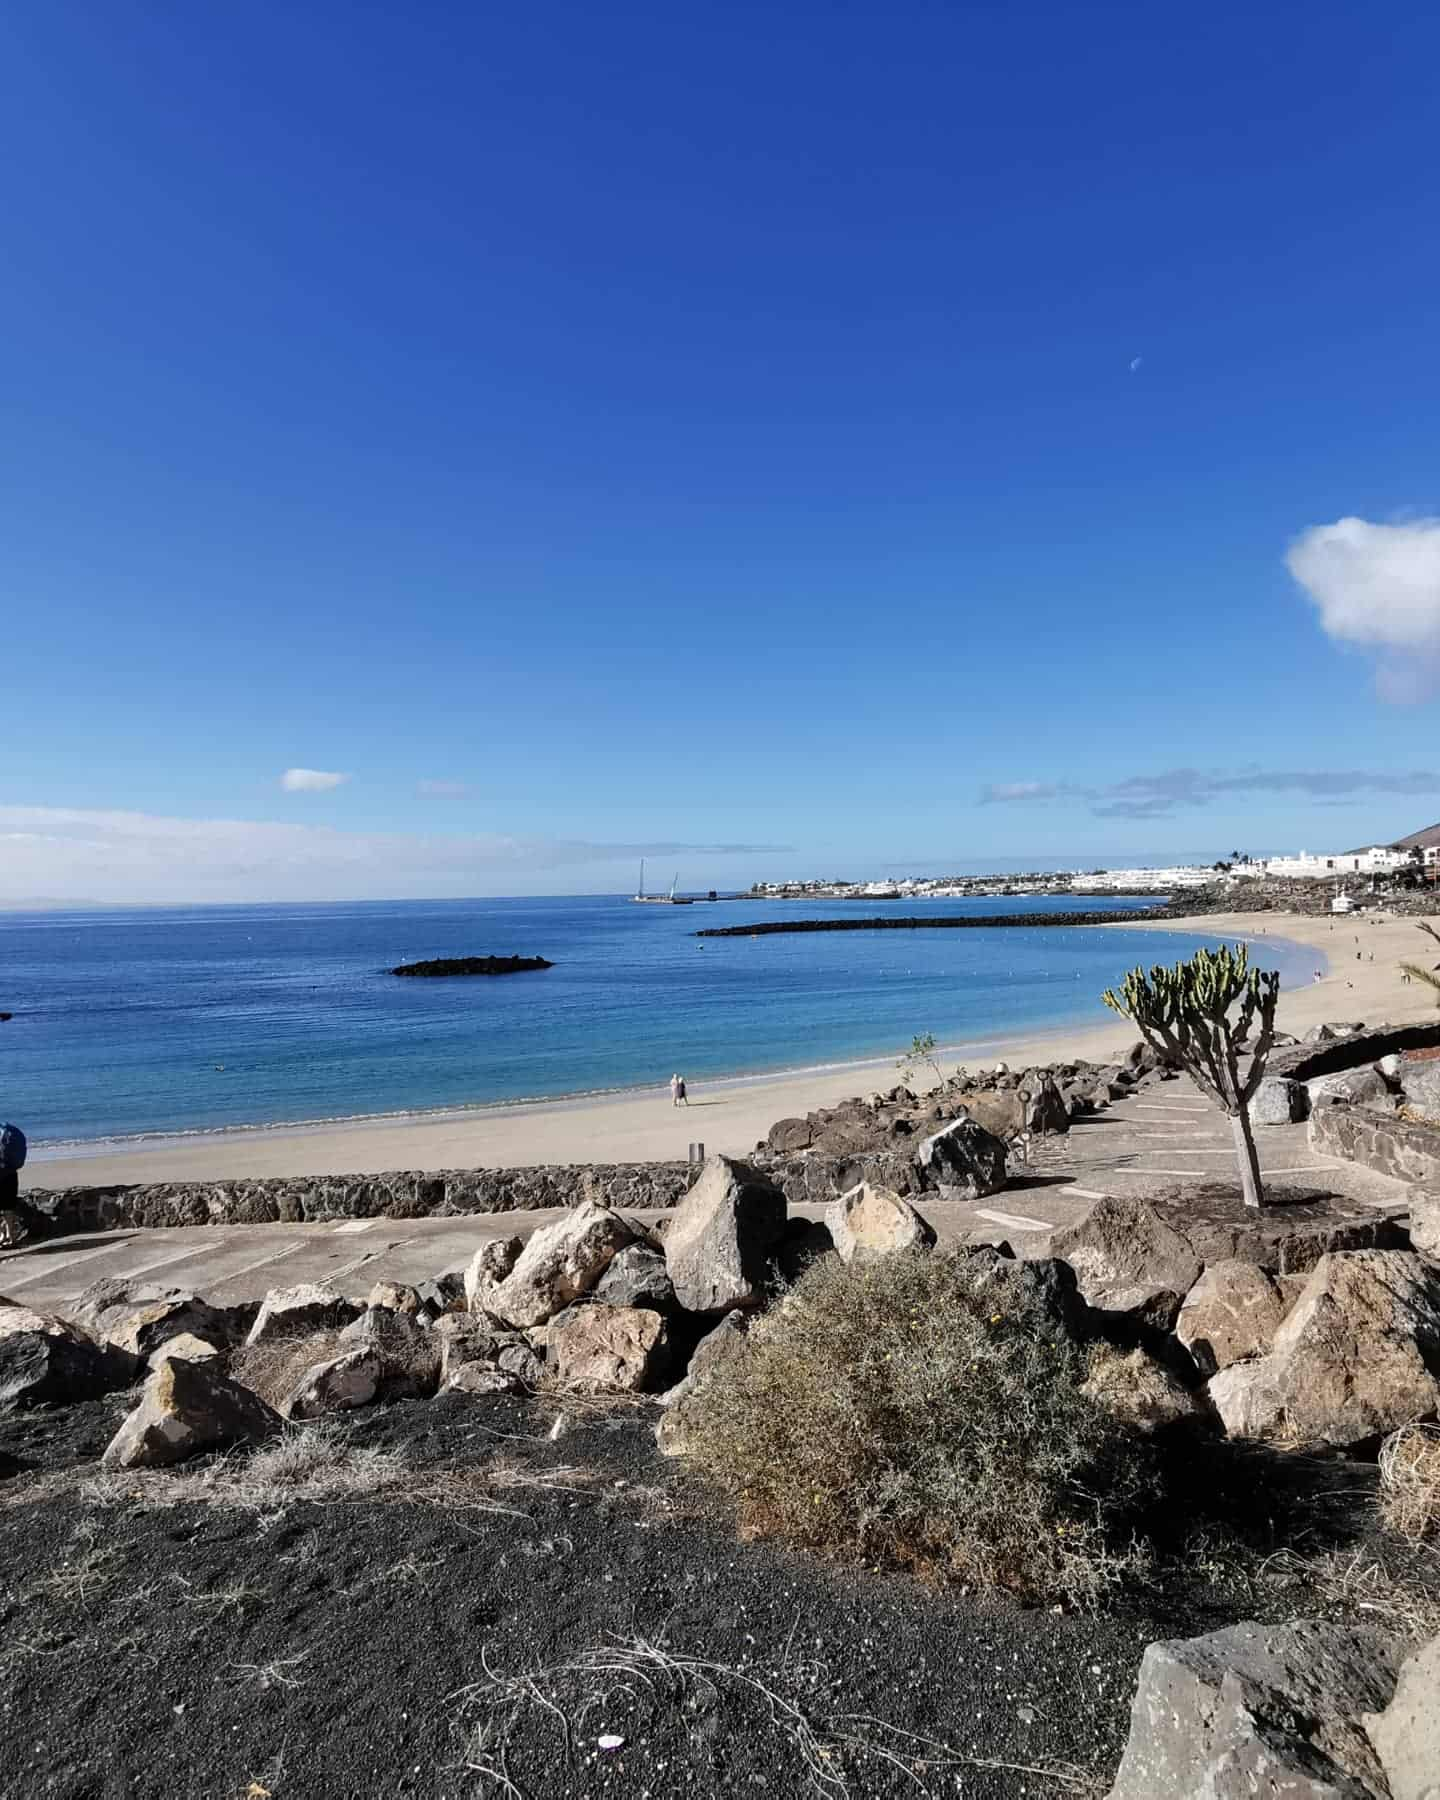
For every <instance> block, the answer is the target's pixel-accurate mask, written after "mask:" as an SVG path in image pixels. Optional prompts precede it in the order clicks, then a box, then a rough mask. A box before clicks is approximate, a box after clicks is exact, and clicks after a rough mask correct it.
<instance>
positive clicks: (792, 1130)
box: [765, 1119, 815, 1156]
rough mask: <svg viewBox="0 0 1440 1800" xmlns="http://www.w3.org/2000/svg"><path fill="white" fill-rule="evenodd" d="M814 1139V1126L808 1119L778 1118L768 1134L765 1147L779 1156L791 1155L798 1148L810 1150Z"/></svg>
mask: <svg viewBox="0 0 1440 1800" xmlns="http://www.w3.org/2000/svg"><path fill="white" fill-rule="evenodd" d="M814 1140H815V1131H814V1127H813V1126H812V1125H811V1123H810V1121H809V1120H808V1119H777V1120H776V1121H775V1123H774V1124H773V1125H772V1126H771V1127H770V1130H769V1131H768V1132H767V1134H766V1137H765V1148H766V1149H767V1150H773V1151H774V1152H775V1154H776V1155H777V1156H791V1155H793V1154H794V1153H795V1151H797V1150H808V1149H809V1148H810V1146H811V1144H812V1143H813V1142H814Z"/></svg>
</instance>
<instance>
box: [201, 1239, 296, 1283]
mask: <svg viewBox="0 0 1440 1800" xmlns="http://www.w3.org/2000/svg"><path fill="white" fill-rule="evenodd" d="M311 1241H312V1240H311V1239H309V1238H297V1239H296V1240H295V1242H294V1243H293V1244H282V1245H281V1247H280V1248H279V1249H278V1250H268V1251H267V1252H266V1253H265V1255H264V1256H257V1257H256V1258H255V1260H254V1262H248V1263H242V1264H241V1265H240V1267H239V1268H238V1269H231V1270H229V1271H228V1272H227V1273H225V1274H224V1275H222V1276H220V1278H219V1280H218V1281H217V1282H216V1283H215V1286H216V1287H228V1286H229V1285H230V1283H231V1282H232V1281H238V1280H239V1279H240V1277H241V1276H242V1275H248V1274H250V1273H251V1271H252V1270H254V1269H263V1268H264V1267H265V1266H266V1265H267V1264H268V1263H276V1262H279V1261H281V1259H282V1258H284V1257H287V1256H293V1255H294V1254H295V1252H296V1251H297V1250H303V1249H304V1248H305V1246H306V1245H307V1244H308V1243H310V1242H311Z"/></svg>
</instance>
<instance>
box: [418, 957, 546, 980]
mask: <svg viewBox="0 0 1440 1800" xmlns="http://www.w3.org/2000/svg"><path fill="white" fill-rule="evenodd" d="M554 967H555V965H554V963H552V962H548V961H547V960H546V959H545V958H544V957H543V956H436V957H432V958H431V959H430V961H429V962H414V963H401V964H400V965H399V967H398V968H394V969H392V970H391V971H390V973H391V974H392V975H423V976H430V977H436V976H443V975H523V974H524V973H525V971H526V970H527V969H553V968H554Z"/></svg>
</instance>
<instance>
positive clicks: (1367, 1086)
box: [1305, 1066, 1392, 1112]
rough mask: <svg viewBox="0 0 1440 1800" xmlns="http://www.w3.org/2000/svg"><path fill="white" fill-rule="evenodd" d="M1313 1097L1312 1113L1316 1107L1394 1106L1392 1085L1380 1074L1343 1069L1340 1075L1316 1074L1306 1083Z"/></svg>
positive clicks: (1306, 1088)
mask: <svg viewBox="0 0 1440 1800" xmlns="http://www.w3.org/2000/svg"><path fill="white" fill-rule="evenodd" d="M1305 1090H1306V1092H1307V1094H1308V1095H1309V1097H1310V1111H1311V1112H1314V1110H1315V1108H1316V1107H1317V1106H1382V1107H1384V1106H1389V1105H1391V1104H1392V1102H1391V1096H1390V1084H1389V1083H1388V1082H1387V1081H1386V1079H1385V1077H1384V1076H1383V1075H1382V1074H1381V1073H1380V1071H1379V1070H1378V1069H1377V1068H1375V1067H1373V1066H1371V1067H1369V1068H1364V1069H1342V1070H1341V1071H1340V1073H1339V1074H1338V1075H1317V1076H1316V1077H1315V1079H1314V1080H1313V1081H1307V1082H1306V1083H1305Z"/></svg>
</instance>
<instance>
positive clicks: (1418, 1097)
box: [1400, 1056, 1440, 1122]
mask: <svg viewBox="0 0 1440 1800" xmlns="http://www.w3.org/2000/svg"><path fill="white" fill-rule="evenodd" d="M1400 1084H1401V1088H1402V1090H1403V1092H1404V1095H1405V1104H1406V1105H1407V1106H1409V1107H1412V1108H1413V1109H1414V1110H1415V1111H1416V1112H1417V1113H1420V1114H1421V1115H1422V1117H1424V1118H1427V1119H1434V1120H1436V1121H1437V1122H1440V1057H1435V1056H1427V1057H1424V1058H1423V1059H1420V1060H1418V1061H1417V1060H1416V1059H1415V1058H1413V1057H1409V1056H1407V1057H1405V1058H1404V1059H1403V1060H1402V1062H1401V1064H1400Z"/></svg>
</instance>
